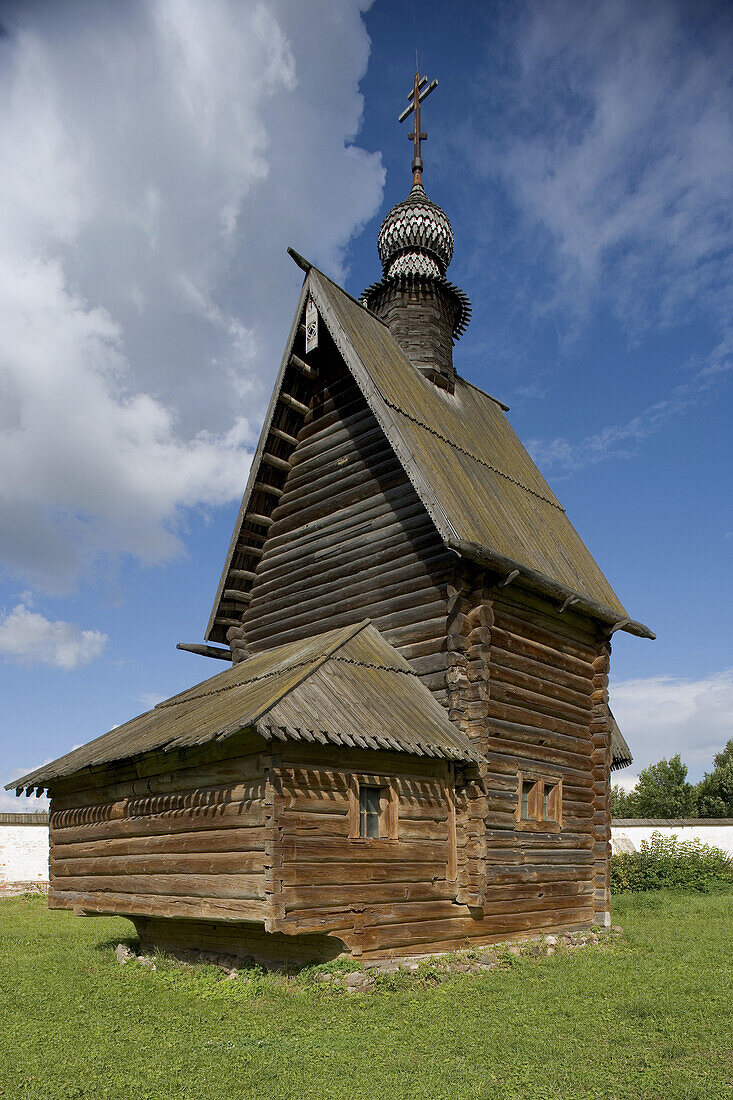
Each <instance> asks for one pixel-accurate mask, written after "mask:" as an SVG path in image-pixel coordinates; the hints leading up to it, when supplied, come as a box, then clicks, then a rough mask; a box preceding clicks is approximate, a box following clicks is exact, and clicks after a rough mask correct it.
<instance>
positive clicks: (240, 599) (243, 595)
mask: <svg viewBox="0 0 733 1100" xmlns="http://www.w3.org/2000/svg"><path fill="white" fill-rule="evenodd" d="M222 599H224V600H234V602H235V603H249V602H250V600H251V599H252V597H251V596H250V594H249V592H242V590H241V589H239V588H225V589H224V591H223V593H222Z"/></svg>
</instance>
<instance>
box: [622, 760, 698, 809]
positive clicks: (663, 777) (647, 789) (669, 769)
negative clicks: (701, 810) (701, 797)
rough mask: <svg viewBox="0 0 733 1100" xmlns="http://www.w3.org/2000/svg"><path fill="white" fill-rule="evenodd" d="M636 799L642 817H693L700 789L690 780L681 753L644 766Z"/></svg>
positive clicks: (635, 793) (637, 785)
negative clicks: (688, 780)
mask: <svg viewBox="0 0 733 1100" xmlns="http://www.w3.org/2000/svg"><path fill="white" fill-rule="evenodd" d="M633 799H634V804H635V808H636V815H637V816H638V817H670V818H673V817H692V816H693V815H694V814H695V813H696V811H697V804H696V791H695V788H694V787H693V786H692V784H691V783H688V782H687V766H686V765H685V764H683V763H682V761H681V760H680V755H679V753H677V755H676V756H673V757H672V758H671V759H670V760H660V761H659V763H657V764H650V765H649V767H648V768H644V770H643V771H642V772H641V773H640V775H639V780H638V782H637V784H636V787H635V789H634V791H633Z"/></svg>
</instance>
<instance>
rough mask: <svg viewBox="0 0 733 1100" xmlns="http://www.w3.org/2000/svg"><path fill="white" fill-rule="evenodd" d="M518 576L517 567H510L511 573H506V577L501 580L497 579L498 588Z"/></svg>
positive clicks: (504, 586)
mask: <svg viewBox="0 0 733 1100" xmlns="http://www.w3.org/2000/svg"><path fill="white" fill-rule="evenodd" d="M518 576H519V570H518V569H512V571H511V573H507V575H506V577H504V580H503V581H499V588H506V586H507V585H508V584H511V583H512V581H515V580H516V579H517V577H518Z"/></svg>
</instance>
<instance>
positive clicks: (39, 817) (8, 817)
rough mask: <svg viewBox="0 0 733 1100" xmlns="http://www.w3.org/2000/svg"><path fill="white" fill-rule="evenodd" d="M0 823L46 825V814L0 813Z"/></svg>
mask: <svg viewBox="0 0 733 1100" xmlns="http://www.w3.org/2000/svg"><path fill="white" fill-rule="evenodd" d="M0 825H48V814H47V813H46V812H41V813H37V814H5V813H0Z"/></svg>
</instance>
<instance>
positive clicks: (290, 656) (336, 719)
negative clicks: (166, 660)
mask: <svg viewBox="0 0 733 1100" xmlns="http://www.w3.org/2000/svg"><path fill="white" fill-rule="evenodd" d="M248 728H253V729H255V730H256V731H257V733H259V734H260V735H261V736H262V737H264V738H265V739H266V740H281V741H286V740H295V741H310V742H313V743H316V744H324V745H325V744H332V745H339V746H342V747H347V748H355V747H358V748H363V749H381V750H386V751H390V752H405V753H412V754H414V755H418V756H432V757H441V758H443V759H445V760H454V761H465V762H468V761H477V760H479V759H480V756H479V754H478V753H477V752H476V750H475V749H474V747H473V746H472V744H471V742H470V741H469V740H468V738H466V737H465V736H464V735H463V734H462V733H461V731H460V730H459V729H458V727H457V726H455V725H454V724H453V723H452V722H451V721H450V720H449V718H448V715H447V714H446V712H445V710H444V708H443V707H442V706H441V705H440V703H438V702H437V701H436V700H435V699H434V697H433V695H432V694H431V693H430V691H428V689H427V688H426V687H425V686H424V684H422V683H421V682H420V680H419V678H418V676H417V674H416V673H415V672H414V671H413V669H411V668H410V666H409V664H408V663H407V661H405V659H404V658H403V657H402V656H400V654H399V653H398V652H397V651H396V650H395V649H393V647H392V646H391V645H390V644H389V642H387V641H386V640H385V639H384V638H383V637H382V635H381V634H380V633H379V631H378V630H376V629H375V627H373V626H372V625H371V624H370V623H369V620H365V621H364V622H361V623H357V624H356V625H354V626H350V627H346V628H342V629H340V630H332V631H329V632H327V633H326V634H320V635H317V636H316V637H313V638H308V639H306V640H304V641H299V642H291V643H289V644H287V645H282V646H277V647H276V648H274V649H271V650H268V651H267V652H266V653H261V654H256V655H255V656H252V657H250V658H249V659H248V660H246V661H242V662H241V663H240V664H237V665H234V666H233V667H232V668H228V669H226V670H225V671H224V672H221V673H219V674H218V675H217V676H212V677H211V679H209V680H205V681H204V682H203V683H201V684H197V685H196V686H195V687H192V688H189V690H188V691H184V692H182V693H181V694H180V695H175V696H173V698H171V699H167V700H166V701H165V702H163V703H158V705H157V706H156V707H153V709H152V710H149V711H147V712H146V713H145V714H141V715H140V716H139V717H137V718H133V719H132V720H131V721H130V722H126V723H125V724H124V725H122V726H117V727H116V728H115V729H113V730H110V732H109V733H105V734H103V735H102V736H101V737H98V738H96V740H94V741H90V742H89V743H88V744H86V745H82V746H81V747H80V748H77V749H74V750H72V752H70V753H67V754H66V756H62V757H60V759H58V760H54V761H52V762H51V763H49V764H44V765H43V767H41V768H38V769H36V770H35V771H33V772H30V773H29V774H28V775H24V776H23V777H22V778H21V779H16V780H14V781H13V782H12V783H10V784H8V788H7V789H10V788H15V790H16V791H18V792H20V791H22V790H24V789H25V790H27V791H30V790H31V789H33V788H41V787H47V786H49V784H52V783H53V782H54V781H56V780H58V779H60V778H61V777H63V776H70V775H73V774H74V773H76V772H80V771H83V770H84V769H87V768H94V767H99V766H101V765H104V764H112V763H114V762H116V761H119V760H123V759H128V758H130V757H134V756H139V755H141V754H142V753H146V752H151V751H154V750H156V751H164V752H166V751H173V750H178V749H185V748H190V747H192V746H195V745H203V744H206V743H207V742H211V741H222V740H224V739H226V738H227V737H230V736H232V735H233V734H235V733H238V732H239V731H240V730H242V729H248Z"/></svg>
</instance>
